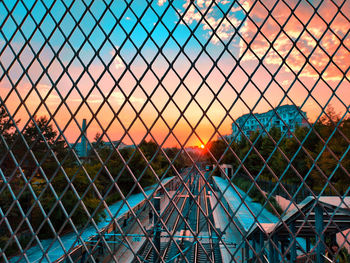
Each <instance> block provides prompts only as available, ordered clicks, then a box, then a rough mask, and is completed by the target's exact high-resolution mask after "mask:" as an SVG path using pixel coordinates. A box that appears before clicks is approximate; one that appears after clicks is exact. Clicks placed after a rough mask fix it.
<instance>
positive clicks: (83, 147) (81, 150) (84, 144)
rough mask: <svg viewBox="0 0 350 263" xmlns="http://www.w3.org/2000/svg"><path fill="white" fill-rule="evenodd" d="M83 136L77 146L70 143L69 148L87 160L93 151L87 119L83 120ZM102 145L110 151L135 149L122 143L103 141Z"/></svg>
mask: <svg viewBox="0 0 350 263" xmlns="http://www.w3.org/2000/svg"><path fill="white" fill-rule="evenodd" d="M81 130H82V132H83V133H82V136H81V140H80V142H77V143H76V144H75V145H74V143H70V144H69V146H70V147H71V148H72V149H74V150H75V152H76V153H77V155H78V156H79V157H80V158H86V157H88V153H89V151H90V150H91V145H90V143H88V140H87V137H86V136H87V135H86V133H87V129H86V119H83V125H82V129H81ZM93 143H94V142H91V144H93ZM102 145H103V147H108V148H110V149H112V148H117V149H124V148H130V147H134V146H133V145H127V144H125V143H123V142H121V141H111V142H110V141H108V142H105V141H102Z"/></svg>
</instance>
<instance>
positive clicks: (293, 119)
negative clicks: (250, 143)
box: [232, 105, 307, 141]
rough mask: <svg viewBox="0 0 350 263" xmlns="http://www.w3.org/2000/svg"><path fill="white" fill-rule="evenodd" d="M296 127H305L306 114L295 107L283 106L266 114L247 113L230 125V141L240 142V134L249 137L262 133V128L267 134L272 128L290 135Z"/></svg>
mask: <svg viewBox="0 0 350 263" xmlns="http://www.w3.org/2000/svg"><path fill="white" fill-rule="evenodd" d="M298 126H299V127H301V126H307V116H306V112H304V111H301V110H300V108H299V107H297V106H295V105H283V106H280V107H277V108H275V109H274V110H270V111H268V112H264V113H256V114H250V113H248V114H245V115H243V116H241V117H239V118H238V119H237V120H236V122H233V123H232V139H234V140H237V141H240V140H241V138H242V136H243V134H242V133H244V134H245V135H246V136H247V137H249V136H250V135H251V134H252V133H253V132H254V131H263V128H264V129H265V130H266V131H267V132H269V131H270V130H271V128H272V127H277V128H279V129H280V130H281V132H282V133H284V132H287V134H289V135H290V132H294V131H295V128H296V127H298ZM243 137H244V136H243Z"/></svg>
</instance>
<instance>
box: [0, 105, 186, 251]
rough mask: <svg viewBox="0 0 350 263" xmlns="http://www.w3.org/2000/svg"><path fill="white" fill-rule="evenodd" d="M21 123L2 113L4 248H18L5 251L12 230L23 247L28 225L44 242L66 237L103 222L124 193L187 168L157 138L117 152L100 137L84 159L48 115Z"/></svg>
mask: <svg viewBox="0 0 350 263" xmlns="http://www.w3.org/2000/svg"><path fill="white" fill-rule="evenodd" d="M19 122H20V121H19V120H17V121H14V120H12V119H11V118H10V116H9V115H8V114H7V112H6V111H5V109H4V108H0V131H1V140H0V154H1V155H0V169H1V171H0V172H1V176H0V179H1V182H0V188H1V189H0V206H1V209H2V212H3V213H4V216H3V217H1V221H0V248H1V250H2V251H3V252H5V253H6V254H7V255H11V254H14V253H16V252H18V251H19V248H18V247H17V245H16V244H15V242H14V239H13V238H12V240H11V241H10V243H11V245H10V246H8V247H7V248H6V249H5V247H4V246H5V244H6V243H7V241H8V240H9V238H10V236H11V235H10V231H9V227H10V228H11V229H12V231H14V232H16V235H17V237H18V238H19V241H20V242H21V243H22V245H23V246H24V247H25V246H26V245H27V243H28V241H29V240H31V239H32V237H33V234H32V233H31V231H30V228H32V230H33V232H34V233H36V234H37V235H38V236H39V237H40V238H49V237H54V236H55V234H58V235H62V234H63V233H65V232H69V231H71V230H72V229H73V228H74V227H78V228H79V227H84V226H85V225H87V224H89V223H91V220H92V218H93V219H94V220H95V222H98V221H99V220H101V219H102V216H103V215H104V214H103V213H101V212H102V211H103V209H104V208H105V204H107V205H108V204H111V203H113V202H116V201H118V200H119V199H120V194H121V193H122V194H123V195H125V196H126V195H128V194H129V193H136V192H139V191H140V187H142V188H144V187H147V186H149V185H152V184H154V183H156V182H157V180H156V175H157V176H158V177H159V178H162V177H167V176H172V175H175V174H176V172H175V171H176V170H180V169H181V168H182V167H184V165H185V164H186V161H185V157H184V156H183V154H182V153H179V149H177V148H170V149H163V150H164V151H165V154H166V156H167V158H166V156H165V155H164V154H163V152H162V151H161V149H159V146H158V145H157V144H156V143H155V142H152V141H149V142H146V141H143V142H141V143H140V144H139V145H138V147H129V148H126V149H120V150H118V151H116V150H115V149H114V148H113V147H110V146H109V145H108V144H106V143H104V142H102V141H100V140H98V137H97V141H95V142H92V146H93V147H94V149H95V150H91V151H90V152H89V156H88V157H87V158H84V159H80V158H78V157H77V155H76V154H75V153H74V151H72V150H71V148H70V147H69V146H68V145H67V143H66V141H65V140H64V139H63V137H62V136H60V134H59V133H58V131H57V130H56V129H55V126H54V124H53V122H49V120H48V119H47V118H46V117H34V118H33V120H32V121H30V122H29V123H28V125H26V126H25V128H24V129H23V130H22V131H18V130H17V129H16V125H17V124H19ZM170 162H173V166H171V165H170ZM57 200H59V201H57ZM103 201H105V203H103ZM68 219H70V220H71V221H70V220H68ZM28 223H29V224H30V225H31V226H29V225H28ZM34 243H35V241H34ZM34 243H33V244H34ZM28 245H29V246H30V245H31V244H28ZM24 247H23V248H24Z"/></svg>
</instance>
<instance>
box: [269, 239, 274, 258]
mask: <svg viewBox="0 0 350 263" xmlns="http://www.w3.org/2000/svg"><path fill="white" fill-rule="evenodd" d="M272 239H273V238H272V237H270V239H269V262H270V263H275V249H274V247H273V245H272V242H273V241H272Z"/></svg>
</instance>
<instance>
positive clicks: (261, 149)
mask: <svg viewBox="0 0 350 263" xmlns="http://www.w3.org/2000/svg"><path fill="white" fill-rule="evenodd" d="M325 116H326V117H322V118H321V119H320V120H319V121H318V122H317V123H315V124H314V126H313V127H309V126H307V127H298V128H296V131H295V133H294V136H292V135H291V134H281V131H280V130H279V129H278V128H272V129H271V130H270V132H269V134H266V133H261V132H259V131H256V132H254V133H253V134H252V135H251V136H250V138H249V139H247V138H243V139H242V140H240V141H233V142H232V144H231V145H230V147H227V144H226V143H225V142H224V141H222V140H219V141H214V142H212V143H210V144H209V145H208V148H209V150H210V152H211V153H212V154H213V157H214V158H215V159H216V160H220V163H228V164H232V165H233V168H234V173H235V177H241V178H245V179H246V180H247V181H248V182H249V184H251V182H252V181H251V178H256V180H258V181H259V180H263V181H271V182H276V181H278V180H281V182H282V183H286V184H287V183H288V184H289V185H296V186H299V185H301V184H302V183H303V182H306V184H307V186H308V187H310V189H308V187H305V189H306V191H310V190H312V191H313V192H315V193H316V194H318V193H321V192H322V191H323V192H322V194H324V195H343V194H344V193H345V192H346V191H347V190H348V187H349V179H350V178H349V175H348V171H350V153H349V152H348V147H349V138H350V118H345V119H342V120H341V119H340V117H339V116H338V115H337V114H336V113H335V112H334V110H333V109H332V108H331V107H330V108H329V109H328V110H327V115H325ZM282 135H283V136H282ZM213 157H211V156H210V154H209V153H208V154H207V156H206V158H207V161H208V162H212V163H215V160H214V158H213ZM308 194H309V192H308Z"/></svg>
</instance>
